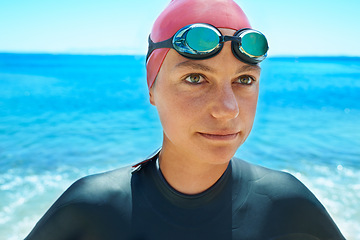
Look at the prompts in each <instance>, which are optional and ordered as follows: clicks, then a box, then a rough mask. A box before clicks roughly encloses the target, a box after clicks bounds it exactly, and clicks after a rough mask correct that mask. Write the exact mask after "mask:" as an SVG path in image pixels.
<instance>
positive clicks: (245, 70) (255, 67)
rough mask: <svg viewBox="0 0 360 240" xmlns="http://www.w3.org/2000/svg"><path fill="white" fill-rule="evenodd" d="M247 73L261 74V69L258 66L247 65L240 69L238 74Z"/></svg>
mask: <svg viewBox="0 0 360 240" xmlns="http://www.w3.org/2000/svg"><path fill="white" fill-rule="evenodd" d="M247 71H255V72H260V71H261V67H260V66H259V65H258V64H254V65H250V64H246V65H243V66H241V67H240V68H238V70H237V71H236V73H243V72H247Z"/></svg>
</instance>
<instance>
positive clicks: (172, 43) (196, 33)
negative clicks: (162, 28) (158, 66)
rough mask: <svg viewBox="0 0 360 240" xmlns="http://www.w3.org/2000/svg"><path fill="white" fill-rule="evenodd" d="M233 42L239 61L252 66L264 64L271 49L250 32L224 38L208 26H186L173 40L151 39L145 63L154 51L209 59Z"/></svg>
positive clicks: (246, 30)
mask: <svg viewBox="0 0 360 240" xmlns="http://www.w3.org/2000/svg"><path fill="white" fill-rule="evenodd" d="M227 41H231V49H232V52H233V54H234V55H235V57H236V58H238V59H239V60H240V61H243V62H245V63H249V64H257V63H259V62H261V61H262V60H264V59H265V58H266V56H267V51H268V49H269V47H268V42H267V40H266V37H265V36H264V35H263V34H262V33H261V32H259V31H256V30H254V29H250V28H244V29H240V30H238V31H237V32H235V34H234V35H233V36H223V35H222V34H221V32H220V30H219V29H217V28H216V27H214V26H212V25H210V24H207V23H195V24H190V25H187V26H185V27H183V28H181V29H180V30H179V31H177V32H176V33H175V34H174V36H172V37H171V38H169V39H167V40H165V41H161V42H157V43H154V42H153V41H152V40H151V38H150V36H149V49H148V53H147V56H146V61H147V60H148V58H149V57H150V54H151V53H152V51H154V50H155V49H158V48H172V49H175V50H176V51H177V52H178V53H179V54H180V55H182V56H184V57H186V58H190V59H207V58H211V57H213V56H215V55H216V54H218V53H219V52H220V51H221V49H222V47H223V45H224V42H227Z"/></svg>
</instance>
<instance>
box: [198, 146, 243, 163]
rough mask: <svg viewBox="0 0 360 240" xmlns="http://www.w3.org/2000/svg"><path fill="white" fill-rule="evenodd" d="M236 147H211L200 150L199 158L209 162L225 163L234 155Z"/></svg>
mask: <svg viewBox="0 0 360 240" xmlns="http://www.w3.org/2000/svg"><path fill="white" fill-rule="evenodd" d="M237 149H238V147H236V148H235V147H213V148H209V149H207V150H206V151H201V152H202V156H201V159H203V160H205V161H206V162H208V163H211V164H225V163H228V162H229V161H230V159H231V158H232V157H233V156H234V155H235V153H236V150H237Z"/></svg>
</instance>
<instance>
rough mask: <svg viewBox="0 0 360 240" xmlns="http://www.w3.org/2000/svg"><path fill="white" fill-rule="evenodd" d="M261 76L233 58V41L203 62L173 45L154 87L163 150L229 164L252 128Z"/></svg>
mask: <svg viewBox="0 0 360 240" xmlns="http://www.w3.org/2000/svg"><path fill="white" fill-rule="evenodd" d="M221 32H222V34H224V35H233V34H234V31H233V30H230V29H221ZM259 77H260V68H259V67H258V66H257V65H255V66H254V65H248V64H245V63H243V62H241V61H239V60H238V59H237V58H235V56H234V55H233V53H232V51H231V43H230V42H226V43H225V44H224V47H223V49H222V50H221V51H220V53H219V54H218V55H216V56H215V57H212V58H210V59H205V60H190V59H187V58H184V57H182V56H180V55H179V54H178V53H177V52H176V51H174V50H173V49H171V50H170V51H169V53H168V54H167V56H166V58H165V60H164V63H163V64H162V67H161V69H160V71H159V74H158V76H157V79H156V83H155V84H154V86H153V87H152V88H151V89H150V102H151V103H152V104H153V105H154V106H156V108H157V110H158V113H159V116H160V121H161V123H162V126H163V131H164V139H163V150H162V151H168V152H172V153H173V154H177V156H183V157H186V158H188V159H193V160H196V161H200V162H204V163H205V162H206V163H211V164H223V163H226V162H228V161H229V160H230V159H231V158H232V157H233V155H234V154H235V152H236V150H237V148H238V147H239V146H240V145H241V144H242V143H243V142H244V141H245V139H246V138H247V136H248V135H249V133H250V131H251V128H252V125H253V121H254V117H255V111H256V104H257V99H258V93H259Z"/></svg>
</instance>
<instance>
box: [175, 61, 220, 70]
mask: <svg viewBox="0 0 360 240" xmlns="http://www.w3.org/2000/svg"><path fill="white" fill-rule="evenodd" d="M178 67H180V68H192V69H195V70H202V71H206V72H215V69H213V68H211V67H209V66H207V65H204V64H202V63H199V62H195V61H192V60H187V61H184V62H180V63H178V64H176V65H175V67H174V68H178Z"/></svg>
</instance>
